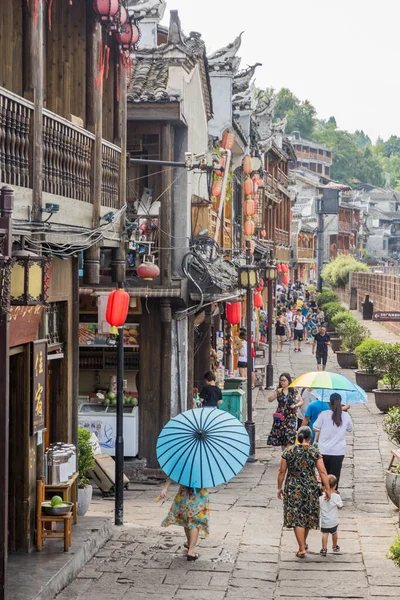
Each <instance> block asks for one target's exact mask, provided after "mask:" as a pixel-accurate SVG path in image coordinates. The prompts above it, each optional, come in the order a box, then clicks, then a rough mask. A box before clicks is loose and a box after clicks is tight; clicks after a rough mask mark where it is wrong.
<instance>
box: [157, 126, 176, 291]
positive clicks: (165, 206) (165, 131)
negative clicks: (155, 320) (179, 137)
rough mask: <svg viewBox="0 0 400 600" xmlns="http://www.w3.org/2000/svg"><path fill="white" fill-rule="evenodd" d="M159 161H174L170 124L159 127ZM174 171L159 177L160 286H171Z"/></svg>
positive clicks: (172, 130)
mask: <svg viewBox="0 0 400 600" xmlns="http://www.w3.org/2000/svg"><path fill="white" fill-rule="evenodd" d="M161 160H166V161H173V160H174V128H173V127H172V125H171V124H170V123H167V124H166V125H162V127H161ZM173 177H174V169H169V168H164V169H163V171H162V175H161V192H162V197H161V199H160V200H161V208H160V226H161V230H162V231H161V232H160V244H161V247H162V248H163V250H162V252H161V253H160V270H161V285H165V286H168V285H170V284H171V273H172V250H170V248H172V210H173V193H174V191H173V185H172V182H173Z"/></svg>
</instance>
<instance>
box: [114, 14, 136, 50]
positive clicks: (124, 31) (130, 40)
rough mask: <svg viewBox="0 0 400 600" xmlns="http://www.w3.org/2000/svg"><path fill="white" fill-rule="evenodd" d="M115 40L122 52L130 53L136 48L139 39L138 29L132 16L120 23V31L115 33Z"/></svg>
mask: <svg viewBox="0 0 400 600" xmlns="http://www.w3.org/2000/svg"><path fill="white" fill-rule="evenodd" d="M116 38H117V42H118V43H119V47H120V49H121V51H122V52H125V53H127V54H131V53H132V52H134V50H135V49H136V44H137V43H138V41H139V39H140V31H139V28H138V26H137V25H136V21H135V20H134V19H133V17H131V18H129V19H128V20H126V22H125V23H124V24H123V25H121V28H120V32H119V33H117V34H116Z"/></svg>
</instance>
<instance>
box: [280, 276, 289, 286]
mask: <svg viewBox="0 0 400 600" xmlns="http://www.w3.org/2000/svg"><path fill="white" fill-rule="evenodd" d="M282 283H283V285H287V284H288V283H289V278H288V276H287V275H284V276H283V277H282Z"/></svg>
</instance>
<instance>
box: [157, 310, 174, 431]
mask: <svg viewBox="0 0 400 600" xmlns="http://www.w3.org/2000/svg"><path fill="white" fill-rule="evenodd" d="M160 317H161V373H162V385H161V411H160V412H161V426H163V425H165V424H166V423H167V422H168V421H169V420H170V418H171V395H172V394H176V393H177V390H172V389H171V377H172V369H171V363H172V348H171V343H172V310H171V301H170V300H169V299H168V298H162V299H161V301H160Z"/></svg>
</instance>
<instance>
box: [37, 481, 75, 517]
mask: <svg viewBox="0 0 400 600" xmlns="http://www.w3.org/2000/svg"><path fill="white" fill-rule="evenodd" d="M78 475H79V473H78V471H77V472H76V473H74V474H73V475H72V477H70V478H69V479H68V481H64V482H63V483H48V484H46V485H45V486H44V494H45V500H47V498H49V497H50V498H51V497H52V496H61V498H62V499H63V501H64V502H68V501H69V499H70V494H71V502H72V504H73V507H72V514H73V515H74V524H75V525H76V523H77V522H78V502H77V488H78Z"/></svg>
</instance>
